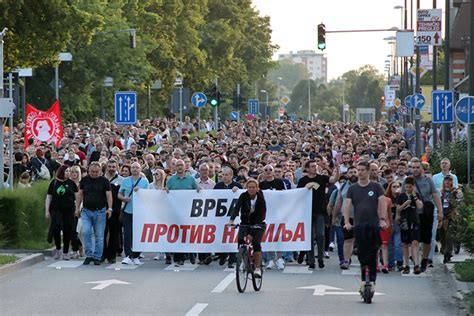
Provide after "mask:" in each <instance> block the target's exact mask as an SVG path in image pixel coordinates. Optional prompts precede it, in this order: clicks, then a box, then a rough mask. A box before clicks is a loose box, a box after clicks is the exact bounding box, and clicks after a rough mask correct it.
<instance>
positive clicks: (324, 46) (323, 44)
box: [318, 43, 326, 50]
mask: <svg viewBox="0 0 474 316" xmlns="http://www.w3.org/2000/svg"><path fill="white" fill-rule="evenodd" d="M318 49H320V50H324V49H326V43H318Z"/></svg>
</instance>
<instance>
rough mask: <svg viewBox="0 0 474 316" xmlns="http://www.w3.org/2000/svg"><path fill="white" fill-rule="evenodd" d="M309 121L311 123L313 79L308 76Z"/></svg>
mask: <svg viewBox="0 0 474 316" xmlns="http://www.w3.org/2000/svg"><path fill="white" fill-rule="evenodd" d="M308 121H311V78H310V77H309V76H308Z"/></svg>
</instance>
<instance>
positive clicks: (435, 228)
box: [428, 207, 438, 260]
mask: <svg viewBox="0 0 474 316" xmlns="http://www.w3.org/2000/svg"><path fill="white" fill-rule="evenodd" d="M437 231H438V209H437V208H436V207H435V210H434V213H433V228H432V230H431V249H430V254H429V256H428V259H430V260H433V256H434V253H435V248H436V233H437Z"/></svg>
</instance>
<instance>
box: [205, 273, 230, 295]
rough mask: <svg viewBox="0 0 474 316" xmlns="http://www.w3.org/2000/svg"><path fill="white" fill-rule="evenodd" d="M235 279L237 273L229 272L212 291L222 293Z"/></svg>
mask: <svg viewBox="0 0 474 316" xmlns="http://www.w3.org/2000/svg"><path fill="white" fill-rule="evenodd" d="M234 279H235V273H229V274H228V275H227V276H226V277H225V278H224V280H222V281H221V282H220V283H219V284H217V286H216V287H215V288H214V289H213V290H212V291H211V293H222V292H224V290H225V289H226V288H227V287H228V286H229V284H231V283H232V282H233V281H234Z"/></svg>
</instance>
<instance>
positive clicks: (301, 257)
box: [297, 251, 305, 264]
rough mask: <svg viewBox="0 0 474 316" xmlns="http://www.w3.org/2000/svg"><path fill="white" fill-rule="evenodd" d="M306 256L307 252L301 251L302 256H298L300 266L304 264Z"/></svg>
mask: <svg viewBox="0 0 474 316" xmlns="http://www.w3.org/2000/svg"><path fill="white" fill-rule="evenodd" d="M304 255H305V252H304V251H300V254H299V255H298V259H297V262H298V263H299V264H302V263H303V260H304Z"/></svg>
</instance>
